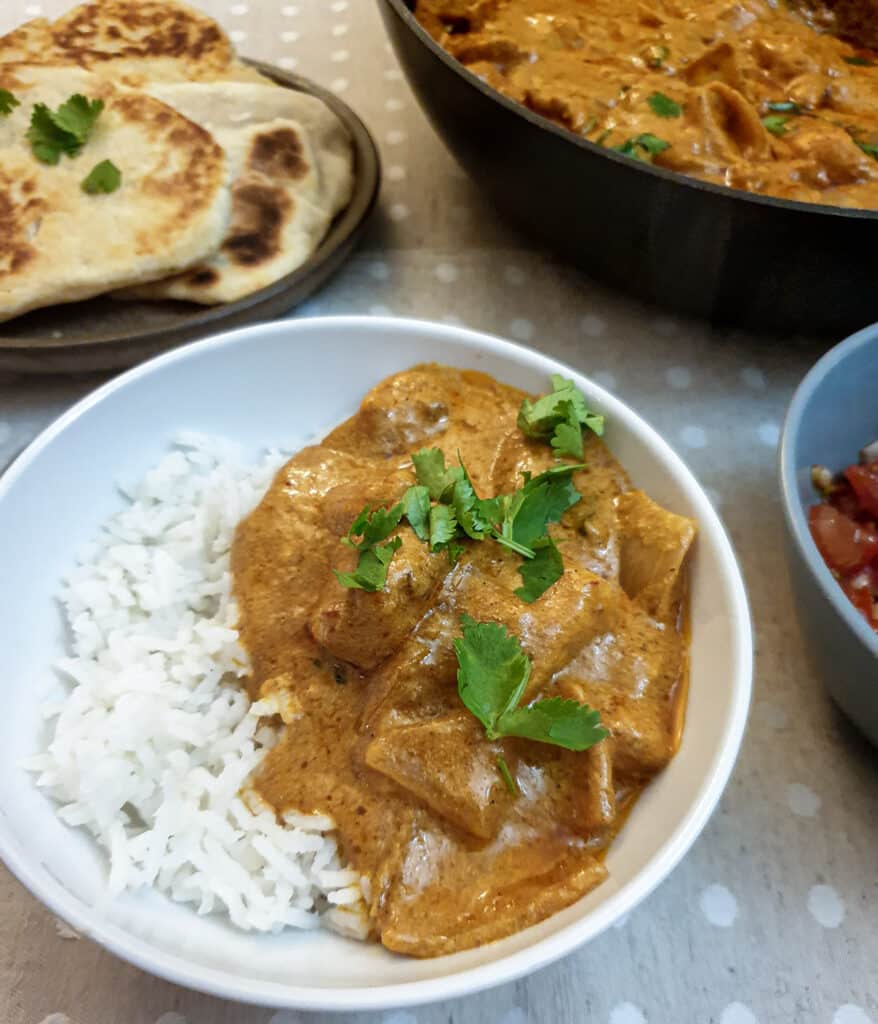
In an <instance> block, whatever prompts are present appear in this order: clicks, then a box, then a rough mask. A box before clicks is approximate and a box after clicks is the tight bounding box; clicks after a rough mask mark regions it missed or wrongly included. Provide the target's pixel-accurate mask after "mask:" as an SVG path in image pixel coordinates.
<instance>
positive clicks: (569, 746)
mask: <svg viewBox="0 0 878 1024" xmlns="http://www.w3.org/2000/svg"><path fill="white" fill-rule="evenodd" d="M497 729H498V731H499V733H500V734H501V735H504V736H519V737H521V738H522V739H528V740H537V741H538V742H540V743H552V744H554V746H556V747H564V748H565V749H566V750H588V748H589V747H593V746H594V745H595V743H599V742H600V741H601V740H602V739H605V738H606V737H607V736H608V735H609V733H608V732H607V730H606V729H604V728H602V726H601V724H600V716H599V714H598V712H597V711H595V710H594V709H593V708H590V707H589V706H588V705H587V704H579V703H578V702H577V701H575V700H563V699H562V698H561V697H551V698H549V699H548V700H538V701H536V702H535V703H534V704H530V705H528V706H527V707H523V708H515V709H513V710H512V711H506V712H504V713H503V714H502V715H501V716H500V718H499V720H498V723H497Z"/></svg>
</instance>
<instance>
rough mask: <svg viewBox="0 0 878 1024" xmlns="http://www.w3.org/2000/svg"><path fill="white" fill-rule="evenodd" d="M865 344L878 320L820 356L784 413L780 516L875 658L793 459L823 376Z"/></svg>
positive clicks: (877, 653)
mask: <svg viewBox="0 0 878 1024" xmlns="http://www.w3.org/2000/svg"><path fill="white" fill-rule="evenodd" d="M868 345H878V324H871V325H870V326H869V327H864V328H863V329H862V330H861V331H857V332H856V334H852V335H850V337H848V338H845V340H844V341H841V342H839V343H838V344H837V345H835V346H834V347H833V348H831V349H830V350H829V351H828V352H827V353H826V354H825V355H824V356H822V357H821V358H820V359H818V361H817V362H816V363H815V364H814V365H813V366H812V367H811V369H810V370H809V371H808V372H807V373H806V374H805V376H804V377H803V378H802V381H801V383H800V384H799V386H798V387H797V388H796V390H795V392H794V394H793V397H792V400H791V402H790V404H789V407H788V408H787V413H786V416H785V417H784V423H783V430H782V433H781V441H780V448H779V457H778V476H779V478H780V480H779V482H780V493H781V503H782V505H783V510H784V518H785V519H786V524H787V529H788V532H789V534H790V537H791V538H792V541H793V545H794V547H795V550H796V553H797V554H798V556H799V559H800V560H801V561H802V562H803V563H804V565H805V566H806V567H807V569H808V572H809V574H810V576H811V579H812V580H813V581H814V583H816V584H817V586H818V587H819V588H820V591H821V592H822V593H823V596H824V597H825V598H826V599H827V601H829V603H830V604H831V605H832V607H833V608H834V609H835V611H836V612H837V613H838V614H839V616H840V617H841V619H842V621H843V622H844V624H845V625H846V626H847V627H848V630H849V631H850V632H851V633H853V635H854V636H855V637H856V638H857V639H858V640H859V641H860V643H861V644H862V645H863V646H864V647H865V648H866V649H867V650H868V651H870V652H871V654H872V655H873V656H874V657H875V658H876V659H878V632H876V631H875V630H873V629H870V628H869V625H868V623H867V622H866V620H865V619H864V618H863V616H862V615H861V614H860V613H859V612H858V611H857V610H856V608H854V606H853V605H852V604H851V602H850V601H849V600H848V598H847V596H846V594H845V592H844V591H843V590H842V589H841V587H840V586H839V583H838V580H837V579H836V578H835V577H834V576H833V575H832V572H831V571H830V569H829V567H828V566H827V564H826V563H825V562H824V561H823V556H822V555H821V554H820V552H819V551H818V550H817V545H816V544H815V543H814V539H813V538H812V536H811V531H810V530H809V528H808V520H807V516H806V514H805V509H804V507H803V505H802V500H801V498H800V496H799V484H798V480H797V479H796V474H797V472H798V471H799V470H800V469H801V467H799V466H797V465H796V452H795V448H796V442H797V440H798V436H799V428H800V426H801V424H802V421H803V420H804V418H805V415H806V412H807V409H808V406H809V405H810V403H811V401H812V399H813V398H814V396H815V395H816V394H817V393H818V392H819V391H820V388H821V387H822V386H823V383H824V381H825V380H826V378H827V376H828V375H829V374H830V373H831V372H832V371H833V370H834V369H835V368H836V367H837V366H840V365H841V364H842V363H844V362H845V361H846V360H847V359H848V358H850V357H851V356H853V355H855V354H856V353H858V352H859V351H860V350H861V349H863V348H865V347H867V346H868ZM815 499H816V495H815ZM816 503H817V502H816V500H815V504H816Z"/></svg>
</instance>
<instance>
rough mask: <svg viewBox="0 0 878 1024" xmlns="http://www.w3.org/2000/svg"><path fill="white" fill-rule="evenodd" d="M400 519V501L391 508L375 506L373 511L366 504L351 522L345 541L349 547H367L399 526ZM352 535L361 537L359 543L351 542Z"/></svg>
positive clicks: (384, 537)
mask: <svg viewBox="0 0 878 1024" xmlns="http://www.w3.org/2000/svg"><path fill="white" fill-rule="evenodd" d="M400 519H402V502H400V503H399V504H398V505H394V506H393V508H390V509H387V508H376V509H375V510H374V511H372V509H371V508H370V507H369V506H368V505H367V506H366V507H365V508H364V509H363V511H362V512H360V514H359V515H358V516H357V518H356V519H355V520H354V521H353V523H351V528H350V529H349V530H348V535H347V541H348V546H349V547H355V548H368V547H372V546H373V545H374V544H377V543H378V542H379V541H382V540H385V539H386V538H387V537H389V536H390V534H391V533H393V531H394V530H395V529H396V528H397V526H399V521H400ZM354 537H361V538H362V540H361V542H360V543H359V544H355V543H354V542H353V538H354Z"/></svg>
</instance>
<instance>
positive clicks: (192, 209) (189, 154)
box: [0, 65, 230, 320]
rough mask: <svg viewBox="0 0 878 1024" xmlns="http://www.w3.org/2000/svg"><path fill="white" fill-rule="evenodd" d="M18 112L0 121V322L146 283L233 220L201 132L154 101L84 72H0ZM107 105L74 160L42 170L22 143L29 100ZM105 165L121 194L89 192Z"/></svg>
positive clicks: (17, 68)
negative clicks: (112, 167) (86, 183)
mask: <svg viewBox="0 0 878 1024" xmlns="http://www.w3.org/2000/svg"><path fill="white" fill-rule="evenodd" d="M0 88H4V89H8V90H9V91H11V92H12V93H13V94H14V95H15V96H16V97H17V98H18V99H19V100H20V103H21V105H20V106H19V107H17V108H16V109H15V110H14V111H13V112H12V114H10V115H9V116H7V117H0V320H6V319H9V318H10V317H13V316H17V315H19V314H20V313H24V312H26V311H27V310H30V309H35V308H37V307H40V306H46V305H50V304H55V303H58V302H69V301H73V300H76V299H83V298H87V297H90V296H92V295H97V294H99V293H101V292H104V291H107V290H108V289H111V288H118V287H123V286H125V285H131V284H136V283H141V282H144V281H152V280H155V279H157V278H161V277H165V276H167V275H168V274H170V273H173V272H175V271H178V270H180V269H182V268H185V267H188V266H190V265H192V264H193V263H195V262H197V261H198V260H200V259H202V258H204V257H205V256H206V255H208V254H209V253H211V252H213V251H215V250H216V248H217V246H218V245H219V244H220V242H221V240H222V239H223V237H224V235H225V234H226V230H227V227H228V222H229V212H230V190H229V173H230V172H229V164H228V161H227V158H226V156H225V153H224V152H223V150H222V148H221V147H220V146H219V145H218V143H217V142H216V141H215V140H214V138H213V137H212V136H211V135H210V133H209V132H207V131H205V129H203V128H201V127H200V126H199V125H197V124H195V123H194V122H192V121H190V120H188V119H187V118H185V117H184V116H183V115H181V114H179V113H178V112H177V111H176V110H174V109H173V108H172V107H169V106H168V105H167V104H164V103H162V102H161V101H159V100H157V99H155V98H154V97H152V96H147V95H146V94H144V93H140V92H136V91H134V90H120V89H117V88H116V87H115V86H114V85H113V84H112V83H111V82H109V81H108V80H107V79H106V78H104V77H102V76H100V75H95V74H93V73H91V72H88V71H85V70H82V69H80V68H72V67H68V68H53V67H33V66H25V65H2V66H0ZM74 93H81V94H83V95H84V96H87V97H88V98H89V99H96V98H100V99H103V100H104V102H105V104H106V107H105V109H104V111H103V113H102V114H101V116H100V118H99V120H98V122H97V125H96V127H95V130H94V133H93V135H92V137H91V138H90V139H89V140H88V142H87V143H86V145H85V146H84V147H83V149H82V151H81V152H80V153H79V155H77V156H76V157H73V158H70V157H67V156H62V158H61V160H60V162H59V163H58V165H57V166H50V165H47V164H43V163H40V162H39V161H38V160H37V159H36V157H35V156H34V155H33V153H32V152H31V149H30V145H29V144H28V142H27V140H26V137H25V135H26V132H27V128H28V124H29V121H30V115H31V109H32V107H33V105H34V103H37V102H41V103H45V104H47V105H48V106H49V107H50V108H52V109H56V108H57V107H58V106H59V105H60V104H61V103H63V102H64V101H65V100H67V99H68V98H69V97H70V96H71V95H72V94H74ZM103 160H112V161H113V163H115V164H116V165H117V166H118V167H119V169H120V170H121V172H122V184H121V186H120V188H119V189H118V190H117V191H115V192H113V193H111V194H109V195H105V194H101V195H88V194H86V193H85V192H83V190H82V188H81V183H82V181H83V179H84V178H85V177H86V176H87V175H88V173H89V171H90V170H91V169H92V168H93V167H94V166H95V165H96V164H98V163H100V162H101V161H103Z"/></svg>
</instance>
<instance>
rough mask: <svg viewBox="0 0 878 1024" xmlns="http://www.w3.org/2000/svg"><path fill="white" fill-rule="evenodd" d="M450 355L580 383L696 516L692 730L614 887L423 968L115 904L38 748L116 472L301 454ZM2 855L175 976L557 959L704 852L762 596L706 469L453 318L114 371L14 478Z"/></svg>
mask: <svg viewBox="0 0 878 1024" xmlns="http://www.w3.org/2000/svg"><path fill="white" fill-rule="evenodd" d="M429 360H434V361H437V362H441V363H448V364H451V365H454V366H462V367H474V368H477V369H480V370H484V371H486V372H488V373H491V374H493V375H494V376H496V377H497V378H499V379H500V380H502V381H504V382H506V383H508V384H512V385H516V386H518V387H520V388H525V389H526V390H528V391H532V392H540V391H544V390H546V386H547V382H548V378H549V374H550V373H563V374H565V375H567V376H569V377H572V378H573V379H574V380H575V381H576V383H577V384H578V386H579V387H580V388H582V390H583V391H584V392H585V394H586V396H587V397H588V398H589V400H590V402H591V404H592V405H594V406H595V407H596V408H597V409H599V410H600V411H601V412H603V413H605V414H606V416H607V433H606V441H607V443H608V444H609V446H610V448H611V449H612V450H613V452H614V454H615V455H616V456H617V457H618V458H619V460H620V461H621V462H622V464H623V465H624V466H625V468H626V469H627V470H628V472H629V473H630V475H631V477H632V479H633V480H634V482H635V483H636V484H637V485H638V486H640V487H642V488H644V489H645V490H646V491H648V492H649V494H650V495H652V497H653V498H655V499H656V500H658V501H659V502H661V503H662V504H663V505H666V506H667V507H668V508H670V509H672V510H674V511H675V512H680V513H682V514H685V515H689V516H693V517H694V518H695V519H697V520H698V523H699V527H700V533H699V539H698V543H697V546H696V551H695V556H694V560H693V562H692V584H693V586H692V615H691V617H692V652H691V654H692V661H691V686H690V694H689V708H688V714H687V723H686V729H685V733H684V736H683V743H682V746H681V748H680V751H679V753H678V754H677V756H676V758H674V760H673V762H672V763H671V764H670V766H669V767H668V768H667V769H666V770H665V771H664V772H663V773H662V774H661V776H659V778H657V779H656V780H655V781H654V782H653V783H652V785H651V786H650V787H649V788H648V789H647V791H646V792H645V793H644V795H643V797H642V798H641V799H640V801H639V802H638V803H637V805H636V807H635V809H634V812H633V813H632V815H631V817H630V819H629V821H628V822H627V823H626V825H625V827H624V829H623V830H622V832H621V835H620V836H619V838H618V839H617V841H616V842H615V843H614V844H613V846H612V848H611V850H610V852H609V854H608V856H607V866H608V867H609V870H610V877H609V879H608V880H607V881H606V882H604V883H603V885H601V886H599V887H598V888H597V889H596V890H595V891H593V892H592V893H590V894H589V895H588V896H586V897H585V898H583V899H582V900H580V901H579V902H578V903H576V904H575V905H574V906H571V907H568V908H567V909H566V910H564V911H562V912H561V913H559V914H555V915H554V916H553V917H551V918H549V920H547V921H543V922H542V923H541V924H538V925H535V926H534V927H532V928H528V929H527V930H525V931H523V932H520V933H519V934H517V935H513V936H511V937H510V938H507V939H503V940H502V941H500V942H495V943H491V944H490V945H487V946H483V947H481V948H479V949H473V950H470V951H467V952H464V953H458V954H455V955H453V956H446V957H441V958H438V959H434V960H413V959H406V958H404V957H400V956H395V955H393V954H391V953H389V952H387V951H386V950H384V949H383V948H381V947H379V946H375V945H365V944H358V943H354V942H351V941H349V940H346V939H342V938H340V937H338V936H335V935H332V934H329V933H313V932H308V933H302V932H299V933H296V932H288V933H284V934H282V935H279V936H270V937H266V936H256V935H251V934H244V933H241V932H237V931H235V930H234V929H233V928H232V927H231V926H230V925H226V924H225V923H223V921H222V920H220V919H219V918H199V917H197V916H196V915H195V913H193V911H192V910H190V909H189V908H187V907H183V906H178V905H175V904H172V903H170V902H168V901H166V900H164V899H163V898H160V897H158V896H157V895H155V894H140V895H135V896H127V897H123V898H120V899H117V900H113V901H108V900H107V899H106V897H105V896H104V885H105V877H106V863H105V860H104V857H103V855H102V854H101V852H100V851H99V850H98V849H97V848H96V847H95V845H94V844H93V843H92V841H91V840H90V839H89V837H88V836H87V835H84V834H83V833H82V832H81V831H77V830H75V829H71V828H68V827H67V826H65V825H63V824H62V823H61V822H60V821H59V820H58V819H57V818H56V817H55V813H54V808H53V806H52V804H51V803H50V802H49V801H48V800H47V799H46V798H45V797H44V796H43V795H42V794H41V793H40V792H38V791H37V790H36V789H35V788H34V785H33V781H32V778H31V777H30V776H29V775H28V774H27V773H25V772H24V771H23V770H22V769H21V768H20V767H19V762H20V760H21V759H22V758H23V757H25V756H27V755H29V754H31V753H33V752H35V751H36V750H37V749H38V748H39V747H40V744H41V742H42V740H43V736H44V733H43V729H44V725H43V723H42V721H41V718H40V714H39V705H40V704H41V703H42V702H43V701H44V700H45V699H46V698H47V697H49V696H50V695H56V694H57V693H58V691H59V684H58V681H57V680H56V678H55V676H54V673H53V671H52V668H51V666H52V663H53V662H54V661H55V660H56V659H57V658H58V657H59V656H60V655H61V654H62V652H63V650H64V631H63V628H62V623H61V618H60V614H59V610H58V607H57V606H56V604H55V602H54V600H53V595H54V594H55V592H56V590H57V581H58V579H59V577H60V576H61V575H62V573H63V572H64V571H65V570H66V569H68V568H69V567H70V565H71V563H72V560H73V556H74V552H75V551H76V550H77V548H78V547H79V545H80V544H81V543H83V542H85V541H87V540H88V539H89V538H90V537H92V536H93V535H94V533H95V531H96V529H97V527H98V525H99V524H100V523H101V522H102V521H103V520H104V519H106V518H107V516H108V515H110V514H111V513H112V512H114V511H115V510H116V509H117V508H118V507H120V505H121V500H120V498H119V495H118V493H117V492H116V490H115V487H114V482H115V481H116V480H118V479H120V478H122V479H129V480H130V479H132V478H136V477H137V476H139V475H140V474H142V473H143V472H144V471H145V470H146V469H147V468H148V467H149V466H150V465H151V464H153V463H155V462H156V461H157V460H158V459H159V458H160V456H161V455H162V454H163V452H164V451H165V449H166V446H167V443H168V441H169V439H170V438H171V436H172V435H173V434H174V433H175V432H176V431H178V430H180V429H184V428H191V429H195V430H200V431H205V432H208V433H215V434H222V435H225V436H227V437H231V438H235V439H237V440H239V441H241V442H242V443H243V444H244V445H245V446H246V447H247V448H248V449H252V451H253V452H254V454H255V453H256V451H257V450H258V449H259V448H260V447H261V446H263V445H266V444H270V445H289V444H294V445H297V446H298V445H300V444H302V443H303V442H304V441H306V440H309V439H311V438H313V436H314V434H315V433H320V432H322V431H323V430H325V429H326V428H328V427H330V426H332V425H333V424H334V423H336V422H338V421H339V420H341V419H343V418H345V417H347V416H349V415H351V414H352V413H353V412H354V410H355V409H356V408H357V406H358V404H359V402H360V400H361V398H362V396H363V395H364V393H365V392H366V390H367V389H368V388H370V387H371V386H372V385H373V384H375V383H377V382H378V381H379V380H381V379H382V378H383V377H385V376H387V375H388V374H391V373H394V372H396V371H398V370H402V369H405V368H407V367H409V366H411V365H413V364H414V363H417V362H423V361H429ZM0 565H2V567H3V569H2V588H0V623H2V624H3V629H4V634H5V638H6V639H5V643H4V644H3V647H2V655H0V678H2V685H3V705H4V714H3V715H2V717H0V856H2V858H3V860H4V861H5V862H6V864H7V865H8V866H9V868H10V869H11V870H12V871H13V872H14V873H15V874H16V875H17V876H18V878H19V879H20V880H21V881H22V882H23V883H24V884H25V885H26V886H27V887H28V888H29V889H30V890H31V891H32V892H33V893H34V894H35V895H36V896H37V897H38V898H39V899H41V900H42V901H43V903H45V904H46V905H47V906H48V907H50V908H51V909H52V911H54V912H55V913H56V914H58V915H59V916H61V917H62V918H64V919H65V920H66V921H68V922H69V923H70V925H72V926H73V927H74V928H76V929H77V930H78V931H80V932H82V933H84V934H86V935H88V936H89V937H91V938H93V939H95V940H96V941H97V942H100V943H101V944H102V945H103V946H105V947H106V948H107V949H109V950H111V951H112V952H114V953H116V954H117V955H118V956H121V957H123V958H124V959H126V960H129V961H130V962H131V963H134V964H136V965H137V966H139V967H142V968H143V969H144V970H148V971H152V972H153V973H155V974H158V975H161V976H162V977H164V978H167V979H169V980H171V981H174V982H178V983H180V984H183V985H188V986H190V987H192V988H196V989H200V990H202V991H205V992H209V993H211V994H213V995H217V996H224V997H227V998H231V999H238V1000H245V1001H249V1002H254V1003H261V1004H264V1005H267V1006H272V1007H297V1008H309V1009H325V1010H326V1009H331V1010H362V1009H377V1008H385V1007H390V1006H401V1005H408V1004H413V1003H419V1002H429V1001H431V1000H436V999H447V998H449V997H451V996H459V995H463V994H465V993H468V992H473V991H476V990H478V989H482V988H485V987H488V986H490V985H496V984H499V983H500V982H505V981H509V980H511V979H513V978H517V977H519V976H521V975H523V974H525V973H527V972H529V971H533V970H535V969H536V968H538V967H542V966H544V965H545V964H548V963H550V962H551V961H553V960H556V959H557V958H558V957H560V956H563V955H564V954H565V953H569V952H570V951H571V950H572V949H575V948H576V947H577V946H579V945H581V944H582V943H584V942H586V941H587V940H589V939H591V938H593V937H594V936H595V935H597V934H599V933H600V932H602V931H603V930H604V929H605V928H606V927H608V926H609V925H610V924H612V923H613V921H615V920H617V919H618V918H619V917H621V916H622V915H623V914H625V913H627V912H628V911H630V910H631V909H632V908H633V907H634V906H635V905H636V904H637V903H638V902H640V900H642V899H643V898H644V897H645V896H646V895H647V894H648V893H649V892H650V891H651V890H652V889H653V888H654V887H655V886H656V885H658V883H659V882H661V881H662V879H664V878H665V877H666V876H667V874H668V873H669V872H670V871H671V870H672V868H673V867H674V866H675V865H676V864H677V862H678V861H679V860H680V858H681V857H682V856H683V855H684V854H685V853H686V851H687V850H688V849H689V847H690V846H691V845H692V843H693V841H694V840H695V838H696V836H697V835H698V834H699V832H700V831H701V829H702V828H703V827H704V824H705V822H706V821H707V819H708V817H709V816H710V814H711V812H712V810H713V808H714V807H715V805H716V803H717V801H718V800H719V797H720V794H721V793H722V791H723V787H724V786H725V784H726V781H727V779H728V777H729V773H730V772H731V770H732V766H733V764H734V761H735V757H736V755H737V752H738V748H739V745H740V742H741V737H742V734H743V731H744V725H745V720H746V716H747V708H748V704H749V700H750V687H751V676H752V640H751V630H750V619H749V614H748V609H747V599H746V595H745V592H744V585H743V582H742V579H741V574H740V571H739V569H738V566H737V563H736V561H735V556H734V553H733V552H732V548H731V545H730V544H729V540H728V538H727V536H726V534H725V531H724V530H723V527H722V525H721V524H720V521H719V519H718V518H717V516H716V513H715V512H714V510H713V508H712V506H711V504H710V502H709V501H708V499H707V497H706V496H705V494H704V492H703V491H702V490H701V488H700V487H699V485H698V484H697V482H696V481H695V479H694V477H693V476H692V474H691V473H690V472H689V470H688V469H686V467H685V466H684V465H683V463H682V462H681V461H680V459H679V458H678V457H677V456H676V455H675V454H674V452H673V451H672V450H671V449H670V448H669V447H668V445H667V444H666V443H665V442H664V441H663V440H662V438H661V437H659V435H658V434H657V433H656V432H655V431H654V430H652V428H650V427H649V426H647V424H646V423H644V421H643V420H642V419H640V418H639V417H638V416H637V415H636V414H635V413H634V412H632V411H631V410H630V409H629V408H628V407H627V406H625V405H623V404H622V403H621V402H620V401H619V400H618V399H616V398H613V396H612V395H610V394H608V393H607V392H606V391H604V390H603V389H601V388H599V387H598V386H597V385H596V384H593V383H591V381H589V380H588V379H587V378H585V377H582V376H581V375H580V374H578V373H576V372H575V371H573V370H571V369H570V368H569V367H565V366H563V365H562V364H560V363H557V362H555V361H554V360H552V359H549V358H548V357H546V356H543V355H541V354H539V353H537V352H533V351H531V350H529V349H526V348H522V347H520V346H517V345H513V344H511V343H509V342H507V341H501V340H499V339H497V338H492V337H489V336H487V335H483V334H477V333H474V332H472V331H466V330H460V329H458V328H453V327H447V326H444V325H440V324H432V323H425V322H419V321H411V320H395V319H386V318H379V317H368V318H365V317H337V318H336V317H334V318H330V319H321V320H300V321H297V322H280V323H273V324H267V325H264V326H256V327H249V328H246V329H244V330H241V331H236V332H233V333H230V334H226V335H222V336H220V337H217V338H213V339H209V340H207V341H202V342H198V343H196V344H193V345H189V346H187V347H185V348H181V349H178V350H176V351H174V352H171V353H169V354H168V355H164V356H161V357H160V358H158V359H154V360H153V361H151V362H149V363H146V364H144V365H142V366H140V367H138V368H137V369H134V370H132V371H130V372H129V373H126V374H124V375H123V376H121V377H118V378H117V379H116V380H114V381H111V382H110V383H109V384H106V385H105V386H104V387H102V388H100V389H99V390H98V391H96V392H95V393H94V394H92V395H91V396H89V397H88V398H86V399H84V400H83V401H82V402H80V403H79V404H78V405H76V406H74V407H73V408H72V409H71V410H70V411H69V412H68V413H66V414H65V415H64V416H62V417H61V418H60V419H59V420H58V421H57V422H56V423H54V424H53V425H52V426H51V427H49V428H48V429H47V430H46V431H45V432H44V433H43V434H41V435H40V437H38V438H37V440H36V441H34V443H33V444H32V445H30V447H29V448H28V449H27V450H26V451H25V452H24V453H23V454H22V455H21V456H20V457H19V458H18V459H17V461H16V462H15V463H14V465H13V466H12V467H11V468H10V469H9V471H8V472H7V473H6V475H5V476H4V477H3V478H2V479H0Z"/></svg>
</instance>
